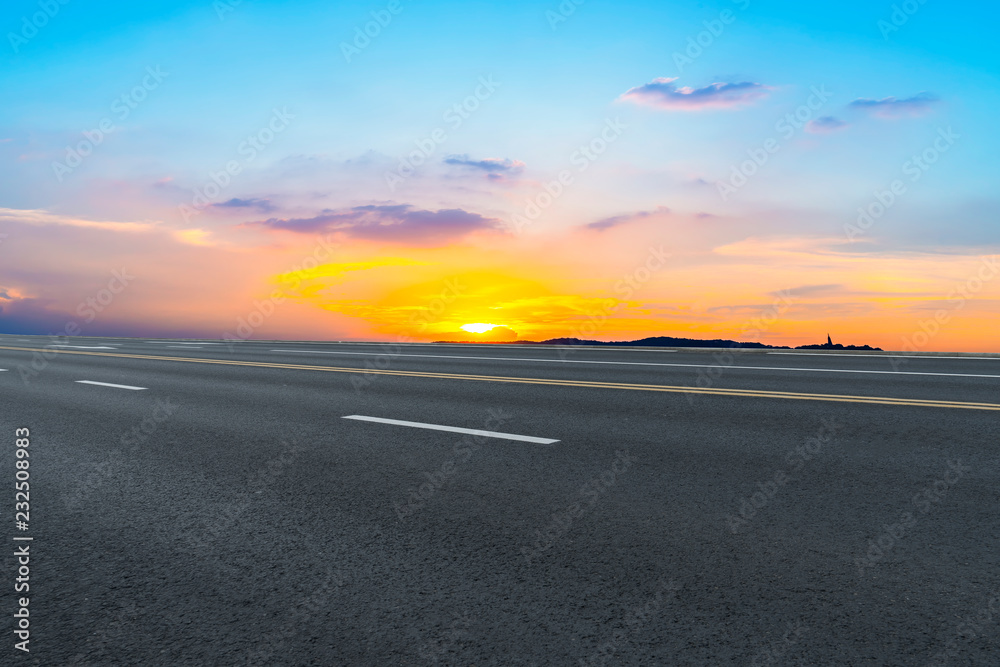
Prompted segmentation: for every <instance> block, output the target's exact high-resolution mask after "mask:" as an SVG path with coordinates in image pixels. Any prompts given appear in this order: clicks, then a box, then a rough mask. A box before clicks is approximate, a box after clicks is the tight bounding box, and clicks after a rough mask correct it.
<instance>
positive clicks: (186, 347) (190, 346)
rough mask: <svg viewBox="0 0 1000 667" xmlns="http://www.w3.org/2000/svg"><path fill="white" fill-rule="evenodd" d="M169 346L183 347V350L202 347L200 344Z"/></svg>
mask: <svg viewBox="0 0 1000 667" xmlns="http://www.w3.org/2000/svg"><path fill="white" fill-rule="evenodd" d="M167 347H174V348H178V349H181V350H200V349H201V346H199V345H167Z"/></svg>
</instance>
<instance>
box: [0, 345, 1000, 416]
mask: <svg viewBox="0 0 1000 667" xmlns="http://www.w3.org/2000/svg"><path fill="white" fill-rule="evenodd" d="M0 350H15V351H19V352H43V353H46V354H48V353H55V354H81V355H86V356H92V357H120V358H123V359H147V360H151V361H182V362H187V363H193V364H219V365H223V366H250V367H255V368H280V369H285V370H300V371H328V372H332V373H361V374H363V375H395V376H401V377H419V378H432V379H436V380H475V381H479V382H510V383H515V384H540V385H547V386H553V387H584V388H592V389H626V390H631V391H659V392H667V393H674V394H703V395H709V396H740V397H745V398H783V399H787V400H797V401H828V402H835V403H870V404H875V405H906V406H911V407H921V408H959V409H964V410H1000V404H997V403H970V402H963V401H933V400H925V399H919V398H888V397H882V396H844V395H840V394H804V393H799V392H791V391H762V390H757V389H712V388H701V387H682V386H671V385H660V384H629V383H624V382H589V381H586V380H548V379H545V378H521V377H503V376H497V375H459V374H456V373H428V372H423V371H392V370H379V369H366V368H344V367H342V366H307V365H304V364H275V363H266V362H261V361H236V360H226V359H197V358H192V357H161V356H154V355H149V354H115V353H112V352H84V351H81V350H53V349H51V348H45V349H39V348H28V347H3V346H0Z"/></svg>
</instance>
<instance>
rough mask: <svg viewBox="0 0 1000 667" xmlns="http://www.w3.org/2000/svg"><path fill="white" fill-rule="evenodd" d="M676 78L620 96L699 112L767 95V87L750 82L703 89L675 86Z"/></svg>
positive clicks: (740, 103) (674, 109)
mask: <svg viewBox="0 0 1000 667" xmlns="http://www.w3.org/2000/svg"><path fill="white" fill-rule="evenodd" d="M676 80H677V78H676V77H674V78H669V79H668V78H663V77H661V78H658V79H653V80H652V81H651V82H650V83H647V84H645V85H642V86H638V87H636V88H632V89H631V90H628V91H626V92H625V94H623V95H622V96H621V97H620V98H619V99H621V100H628V101H630V102H634V103H636V104H642V105H645V106H651V107H656V108H658V109H667V110H670V111H701V110H703V109H733V108H735V107H740V106H744V105H747V104H751V103H753V102H755V101H756V100H758V99H760V98H762V97H766V96H767V94H768V93H769V92H770V90H771V89H770V88H769V87H767V86H765V85H763V84H760V83H753V82H751V81H742V82H739V83H710V84H709V85H707V86H705V87H704V88H690V87H687V86H685V87H681V88H678V87H677V86H676V85H674V81H676Z"/></svg>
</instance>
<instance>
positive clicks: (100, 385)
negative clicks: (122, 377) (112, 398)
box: [75, 380, 146, 391]
mask: <svg viewBox="0 0 1000 667" xmlns="http://www.w3.org/2000/svg"><path fill="white" fill-rule="evenodd" d="M75 382H77V383H78V384H96V385H97V386H99V387H114V388H115V389H131V390H132V391H142V390H144V389H146V387H130V386H129V385H127V384H111V383H110V382H94V381H93V380H76V381H75Z"/></svg>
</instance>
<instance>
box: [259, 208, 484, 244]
mask: <svg viewBox="0 0 1000 667" xmlns="http://www.w3.org/2000/svg"><path fill="white" fill-rule="evenodd" d="M245 224H247V225H253V226H260V227H267V228H270V229H281V230H287V231H292V232H301V233H316V232H340V233H343V234H346V235H348V236H351V237H353V238H359V239H366V240H374V241H392V242H399V243H418V244H433V243H447V242H449V241H452V240H454V239H457V238H460V237H462V236H465V235H466V234H470V233H472V232H476V231H501V230H503V229H504V225H503V223H502V222H501V221H500V220H497V219H496V218H486V217H484V216H481V215H479V214H478V213H470V212H468V211H463V210H462V209H457V208H451V209H441V210H438V211H427V210H422V209H414V208H413V207H412V206H410V205H409V204H371V205H367V206H355V207H353V208H348V209H340V210H333V209H326V210H323V211H321V212H320V214H319V215H317V216H314V217H312V218H269V219H267V220H261V221H258V222H249V223H245Z"/></svg>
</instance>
